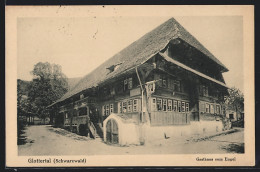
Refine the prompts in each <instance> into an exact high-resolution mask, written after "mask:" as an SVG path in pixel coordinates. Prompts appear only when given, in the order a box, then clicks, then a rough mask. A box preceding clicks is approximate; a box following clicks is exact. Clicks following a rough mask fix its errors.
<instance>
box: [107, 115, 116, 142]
mask: <svg viewBox="0 0 260 172" xmlns="http://www.w3.org/2000/svg"><path fill="white" fill-rule="evenodd" d="M106 132H107V133H106V139H107V142H109V143H112V144H117V143H118V125H117V123H116V121H115V120H114V119H110V120H108V121H107V126H106Z"/></svg>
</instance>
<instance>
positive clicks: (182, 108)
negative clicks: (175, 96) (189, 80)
mask: <svg viewBox="0 0 260 172" xmlns="http://www.w3.org/2000/svg"><path fill="white" fill-rule="evenodd" d="M181 111H182V112H185V102H181Z"/></svg>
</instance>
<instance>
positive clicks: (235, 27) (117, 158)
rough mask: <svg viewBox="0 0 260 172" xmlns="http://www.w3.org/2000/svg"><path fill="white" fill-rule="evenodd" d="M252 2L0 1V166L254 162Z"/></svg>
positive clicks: (191, 164) (251, 163)
mask: <svg viewBox="0 0 260 172" xmlns="http://www.w3.org/2000/svg"><path fill="white" fill-rule="evenodd" d="M254 90H255V88H254V6H250V5H240V6H239V5H237V6H232V5H222V6H210V5H207V6H192V5H182V6H178V5H162V6H156V5H154V6H145V5H141V6H136V5H132V6H131V5H130V6H124V5H122V6H119V5H93V6H7V7H6V114H5V115H6V166H7V167H109V166H113V167H122V166H126V167H127V166H129V167H131V166H151V167H158V166H160V167H163V166H165V167H167V166H172V167H174V166H222V167H223V166H254V165H255V110H254V109H255V108H254V106H255V104H254V103H255V100H254Z"/></svg>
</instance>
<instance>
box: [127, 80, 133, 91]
mask: <svg viewBox="0 0 260 172" xmlns="http://www.w3.org/2000/svg"><path fill="white" fill-rule="evenodd" d="M132 88H133V79H132V78H129V79H128V89H132Z"/></svg>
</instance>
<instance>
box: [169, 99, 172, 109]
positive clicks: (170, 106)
mask: <svg viewBox="0 0 260 172" xmlns="http://www.w3.org/2000/svg"><path fill="white" fill-rule="evenodd" d="M168 111H172V100H168Z"/></svg>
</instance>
